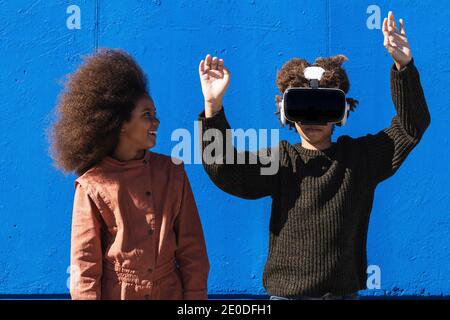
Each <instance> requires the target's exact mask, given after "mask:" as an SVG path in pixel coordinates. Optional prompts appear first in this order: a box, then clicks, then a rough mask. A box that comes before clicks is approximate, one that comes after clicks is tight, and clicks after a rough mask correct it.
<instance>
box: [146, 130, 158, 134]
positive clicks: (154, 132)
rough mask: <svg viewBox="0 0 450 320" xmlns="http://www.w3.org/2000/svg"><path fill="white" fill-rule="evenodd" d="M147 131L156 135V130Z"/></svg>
mask: <svg viewBox="0 0 450 320" xmlns="http://www.w3.org/2000/svg"><path fill="white" fill-rule="evenodd" d="M148 133H150V134H155V135H156V131H151V130H149V131H148Z"/></svg>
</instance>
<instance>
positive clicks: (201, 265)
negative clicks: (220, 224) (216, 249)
mask: <svg viewBox="0 0 450 320" xmlns="http://www.w3.org/2000/svg"><path fill="white" fill-rule="evenodd" d="M182 193H183V195H182V200H181V206H180V211H179V213H178V215H177V218H176V219H175V232H176V237H177V249H176V253H175V255H176V259H177V262H178V264H179V268H180V272H181V278H182V282H183V299H184V300H205V299H208V274H209V260H208V255H207V251H206V244H205V239H204V236H203V229H202V224H201V221H200V217H199V214H198V211H197V206H196V204H195V200H194V195H193V193H192V189H191V185H190V184H189V180H188V177H187V175H186V173H185V172H184V170H183V191H182Z"/></svg>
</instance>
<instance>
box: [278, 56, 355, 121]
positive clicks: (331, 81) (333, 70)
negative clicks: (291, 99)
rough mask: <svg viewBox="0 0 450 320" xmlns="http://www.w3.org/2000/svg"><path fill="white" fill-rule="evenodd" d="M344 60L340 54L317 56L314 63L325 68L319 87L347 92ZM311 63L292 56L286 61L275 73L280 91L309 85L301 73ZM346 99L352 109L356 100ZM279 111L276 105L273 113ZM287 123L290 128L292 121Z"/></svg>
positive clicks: (347, 81)
mask: <svg viewBox="0 0 450 320" xmlns="http://www.w3.org/2000/svg"><path fill="white" fill-rule="evenodd" d="M345 61H348V58H347V57H346V56H344V55H342V54H340V55H337V56H334V57H329V58H322V57H320V58H317V59H316V61H315V62H314V65H315V66H319V67H322V68H323V69H325V72H324V73H323V75H322V78H321V79H320V82H319V87H322V88H339V89H341V90H342V91H344V92H345V94H347V93H348V91H349V90H350V81H349V79H348V76H347V72H345V70H344V69H343V68H342V64H343V63H344V62H345ZM311 65H312V64H310V63H309V62H308V61H306V60H305V59H299V58H293V59H291V60H289V61H288V62H286V63H285V64H284V65H283V66H282V67H281V69H280V70H279V71H278V73H277V80H276V84H277V87H278V89H279V90H280V92H281V93H284V91H286V89H288V88H290V87H309V80H308V79H306V78H305V77H304V75H303V73H304V70H305V69H306V68H307V67H310V66H311ZM346 101H347V103H348V104H349V106H350V111H354V110H355V108H356V107H357V105H358V103H359V102H358V100H355V99H352V98H346ZM279 113H280V110H279V108H278V105H277V112H276V113H275V114H279ZM288 124H289V129H292V128H293V123H291V122H288Z"/></svg>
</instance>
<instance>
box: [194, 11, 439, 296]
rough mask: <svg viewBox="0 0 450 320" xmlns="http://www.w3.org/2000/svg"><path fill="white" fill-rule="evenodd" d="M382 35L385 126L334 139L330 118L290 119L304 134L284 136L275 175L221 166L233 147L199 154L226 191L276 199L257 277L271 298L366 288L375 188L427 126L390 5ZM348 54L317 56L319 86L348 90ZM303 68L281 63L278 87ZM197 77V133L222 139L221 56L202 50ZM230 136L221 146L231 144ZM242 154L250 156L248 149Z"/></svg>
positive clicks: (297, 81) (224, 78) (298, 81)
mask: <svg viewBox="0 0 450 320" xmlns="http://www.w3.org/2000/svg"><path fill="white" fill-rule="evenodd" d="M383 34H384V46H385V47H386V49H387V50H388V52H389V53H390V54H391V56H392V58H393V60H394V65H393V67H392V69H391V91H392V99H393V102H394V105H395V108H396V111H397V114H396V115H395V116H394V118H393V119H392V122H391V125H390V126H389V127H388V128H386V129H384V130H382V131H380V132H379V133H377V134H375V135H371V134H368V135H366V136H363V137H360V138H351V137H349V136H341V137H339V138H338V140H337V142H334V143H333V142H331V134H332V131H333V129H334V125H333V124H331V123H328V124H327V125H325V126H319V125H303V124H300V123H293V124H291V125H292V126H295V128H296V129H297V131H298V133H299V134H300V136H301V138H302V141H301V143H298V144H295V145H291V144H289V143H288V142H287V141H282V142H281V143H280V145H279V147H278V148H277V150H276V152H278V154H279V162H280V163H279V165H280V166H279V170H278V172H277V173H276V174H274V175H262V174H261V170H260V169H261V168H262V167H263V164H262V163H261V162H262V161H258V162H257V163H256V164H248V161H247V162H246V164H231V163H226V159H225V157H224V155H225V154H226V153H227V152H228V153H229V152H230V151H231V152H232V153H233V154H234V159H236V158H237V151H236V150H235V149H234V148H231V150H225V152H223V153H222V152H219V154H215V155H214V156H215V158H216V160H218V161H216V162H213V163H209V162H208V163H207V162H206V161H204V168H205V170H206V172H207V173H208V175H209V177H210V178H211V179H212V181H213V182H214V183H215V184H216V185H217V186H218V187H219V188H221V189H222V190H224V191H225V192H228V193H230V194H233V195H236V196H238V197H241V198H245V199H257V198H261V197H266V196H271V197H272V213H271V218H270V237H269V239H270V240H269V253H268V257H267V262H266V266H265V270H264V275H263V283H264V287H265V288H266V290H267V292H268V293H269V295H270V296H271V299H300V298H322V299H328V298H331V299H335V298H345V297H346V296H350V297H353V296H354V295H355V294H356V292H357V291H358V290H361V289H364V288H365V281H366V268H367V257H366V237H367V230H368V222H369V216H370V212H371V208H372V203H373V197H374V192H375V188H376V186H377V185H378V184H379V183H380V182H381V181H383V180H385V179H387V178H388V177H390V176H392V175H393V174H394V173H395V172H396V171H397V170H398V168H399V167H400V165H401V164H402V163H403V161H404V160H405V159H406V157H407V156H408V154H409V153H410V152H411V150H412V149H413V148H414V147H415V146H416V145H417V144H418V143H419V141H420V140H421V138H422V135H423V134H424V132H425V130H426V129H427V127H428V126H429V124H430V114H429V112H428V108H427V104H426V101H425V98H424V94H423V91H422V87H421V84H420V78H419V74H418V71H417V69H416V67H415V66H414V61H413V59H412V55H411V50H410V47H409V43H408V39H407V37H406V34H405V29H404V22H403V21H402V20H400V30H398V29H397V27H396V23H395V20H394V16H393V14H392V12H389V16H388V18H386V19H384V22H383ZM345 60H346V59H345V57H344V56H337V57H332V58H325V59H318V60H316V65H318V66H320V67H322V68H323V69H325V73H324V75H323V80H321V81H320V83H319V86H321V87H338V88H340V89H342V90H343V91H345V92H346V93H347V91H348V89H349V84H348V79H347V76H346V73H345V71H343V69H342V68H341V64H342V63H343V62H344V61H345ZM308 65H309V64H308V63H307V62H306V61H305V60H303V59H293V60H291V61H289V62H288V63H286V64H285V65H284V66H283V68H282V69H281V70H280V72H279V73H278V80H277V84H278V87H279V89H280V91H281V92H284V91H285V90H286V89H288V88H289V87H295V86H305V85H303V84H305V83H307V81H305V78H304V76H303V70H304V68H305V67H307V66H308ZM199 74H200V79H201V84H202V91H203V95H204V99H205V110H204V112H202V113H201V114H200V117H199V119H200V121H201V126H202V130H204V131H206V130H208V129H216V130H217V129H218V130H220V132H221V133H222V135H223V136H224V137H225V136H226V133H225V132H226V130H227V129H230V126H229V124H228V122H227V120H226V118H225V113H224V109H223V107H222V98H223V96H224V94H225V92H226V90H227V87H228V85H229V79H230V73H229V71H228V70H227V68H226V67H225V66H224V61H223V60H222V59H217V58H216V57H214V58H213V59H211V56H210V55H207V57H206V59H205V60H202V61H201V62H200V65H199ZM347 103H348V104H349V105H350V107H351V109H352V110H353V108H354V107H355V106H356V103H357V102H356V101H355V100H353V99H347ZM201 136H202V137H203V133H202V134H201ZM227 138H228V139H229V140H230V138H229V137H227ZM229 140H228V141H226V142H225V143H224V145H231V143H230V141H229ZM201 144H202V151H203V150H205V148H206V147H208V146H209V145H210V144H211V142H209V141H206V139H203V140H202V142H201ZM267 151H268V153H269V154H274V153H275V151H274V150H272V151H271V150H267ZM244 155H245V157H246V159H248V157H250V155H251V154H250V153H249V152H245V153H244ZM259 160H261V158H259Z"/></svg>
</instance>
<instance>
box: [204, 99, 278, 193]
mask: <svg viewBox="0 0 450 320" xmlns="http://www.w3.org/2000/svg"><path fill="white" fill-rule="evenodd" d="M199 123H200V126H201V127H200V137H201V154H202V163H203V167H204V168H205V171H206V173H207V174H208V176H209V177H210V179H211V180H212V181H213V182H214V184H215V185H216V186H217V187H219V188H220V189H221V190H223V191H225V192H227V193H229V194H232V195H234V196H237V197H240V198H244V199H259V198H262V197H266V196H270V195H272V194H273V190H274V187H275V186H276V179H277V173H278V165H279V163H280V162H279V155H280V148H281V147H282V144H281V143H280V145H279V146H277V147H274V148H265V149H261V150H259V151H258V152H248V151H244V152H238V151H237V150H236V148H235V147H234V146H233V143H232V137H231V128H230V125H229V123H228V121H227V119H226V117H225V111H224V108H223V107H222V108H221V110H220V111H219V112H217V113H216V114H215V115H213V116H212V117H210V118H205V115H204V112H202V113H200V115H199ZM208 131H209V132H210V133H211V132H212V133H215V135H214V138H211V139H209V138H207V137H206V136H207V135H205V133H207V132H208ZM227 133H228V134H227ZM216 135H217V136H218V137H219V138H217V137H216ZM217 139H220V140H221V143H217ZM211 140H212V141H211ZM212 146H216V147H217V148H211V147H212ZM205 159H209V160H208V161H206V160H205ZM229 159H231V160H229ZM273 164H276V165H277V166H276V169H275V172H273V171H274V170H273V168H272V167H273Z"/></svg>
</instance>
